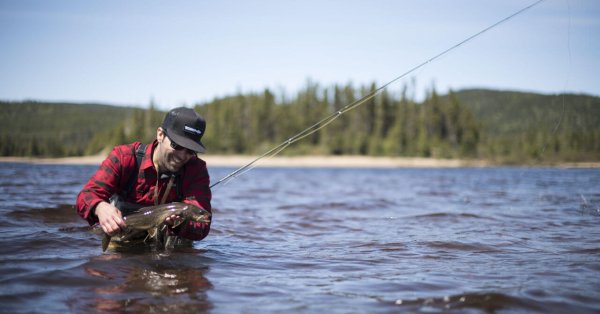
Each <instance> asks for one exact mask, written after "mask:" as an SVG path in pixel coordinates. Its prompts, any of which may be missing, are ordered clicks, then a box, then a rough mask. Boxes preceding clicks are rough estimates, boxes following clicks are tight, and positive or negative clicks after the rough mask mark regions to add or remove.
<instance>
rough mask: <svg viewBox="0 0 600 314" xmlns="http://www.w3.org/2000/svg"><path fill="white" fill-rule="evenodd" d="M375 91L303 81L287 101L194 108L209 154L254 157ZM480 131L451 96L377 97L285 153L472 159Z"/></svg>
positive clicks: (263, 98) (262, 98) (237, 99)
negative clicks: (203, 120) (304, 84)
mask: <svg viewBox="0 0 600 314" xmlns="http://www.w3.org/2000/svg"><path fill="white" fill-rule="evenodd" d="M376 88H377V87H376V86H375V85H374V84H372V85H371V86H368V87H359V88H355V87H353V86H352V85H345V86H333V87H331V88H321V87H319V85H318V84H314V83H309V84H308V85H307V87H306V88H304V89H303V90H302V91H300V92H299V93H298V94H297V95H296V96H295V97H294V98H293V99H291V100H279V101H276V98H277V97H276V96H275V95H274V94H273V93H272V92H270V91H269V90H265V91H264V92H262V93H255V94H247V95H237V96H231V97H225V98H221V99H217V100H215V101H213V102H211V103H207V104H203V105H198V106H196V108H195V109H196V110H197V111H198V112H200V114H202V115H203V116H204V117H205V118H206V119H207V121H208V124H207V130H206V135H205V137H204V142H205V144H206V146H207V147H208V148H209V150H210V152H215V153H232V154H248V153H250V154H259V153H263V152H265V151H266V150H267V149H268V148H271V147H273V146H275V145H277V144H279V143H282V142H284V141H286V140H287V139H289V138H290V137H292V136H294V135H295V134H297V133H298V132H300V131H301V130H303V129H305V128H307V127H309V126H311V125H314V124H315V123H317V122H318V121H321V120H322V119H323V118H325V117H327V116H329V115H332V114H335V113H336V112H338V111H339V110H341V109H342V108H343V107H344V106H346V105H348V104H352V103H354V102H355V101H357V100H359V99H361V98H363V96H364V95H367V94H370V93H373V92H375V90H376ZM479 133H480V126H479V125H478V124H477V122H476V119H475V118H474V116H473V115H472V114H471V112H470V111H469V110H468V109H467V108H466V107H464V106H462V105H461V104H460V103H459V101H458V99H457V98H456V97H454V96H453V95H452V94H451V95H450V98H448V99H445V98H441V97H439V96H438V95H437V93H436V92H435V91H434V90H433V91H431V93H429V95H428V97H427V99H426V100H425V101H424V102H423V103H416V102H415V101H414V100H411V99H409V98H408V97H407V88H404V90H403V91H402V92H401V94H400V95H399V97H394V96H393V95H392V94H390V93H388V92H386V91H383V92H382V93H380V94H379V95H378V96H376V97H374V98H371V99H369V100H367V101H366V102H365V103H364V104H362V105H360V106H358V107H356V108H355V109H353V110H350V111H347V112H346V113H344V114H343V115H342V116H341V117H339V118H338V119H337V120H335V121H333V122H332V123H330V124H329V125H327V126H326V127H324V128H322V129H320V130H318V131H317V132H315V133H313V134H312V135H310V136H308V137H307V138H304V139H303V140H302V141H299V142H298V143H295V144H294V145H292V146H290V147H289V148H287V149H286V150H285V151H284V152H283V153H285V154H324V155H349V154H350V155H374V156H426V157H442V158H451V157H476V156H477V147H478V144H479V140H480V134H479Z"/></svg>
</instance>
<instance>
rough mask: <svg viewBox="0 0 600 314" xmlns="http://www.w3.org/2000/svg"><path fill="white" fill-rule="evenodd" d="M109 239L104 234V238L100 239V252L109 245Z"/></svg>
mask: <svg viewBox="0 0 600 314" xmlns="http://www.w3.org/2000/svg"><path fill="white" fill-rule="evenodd" d="M110 238H111V236H109V235H108V234H106V233H105V234H104V237H102V252H105V251H106V249H107V248H108V244H109V243H110Z"/></svg>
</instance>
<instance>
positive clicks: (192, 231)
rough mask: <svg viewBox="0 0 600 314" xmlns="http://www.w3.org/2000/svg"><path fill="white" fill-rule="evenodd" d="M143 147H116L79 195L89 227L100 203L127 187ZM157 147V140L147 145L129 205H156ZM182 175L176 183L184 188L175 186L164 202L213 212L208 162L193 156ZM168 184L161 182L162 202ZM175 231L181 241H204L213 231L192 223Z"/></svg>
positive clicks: (79, 209)
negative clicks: (178, 203)
mask: <svg viewBox="0 0 600 314" xmlns="http://www.w3.org/2000/svg"><path fill="white" fill-rule="evenodd" d="M140 145H141V143H140V142H135V143H133V144H128V145H120V146H116V147H115V148H114V149H113V150H112V152H111V153H110V154H109V155H108V157H107V158H106V159H105V160H104V161H103V162H102V164H101V165H100V168H99V169H98V170H97V171H96V173H95V174H94V175H93V176H92V177H91V178H90V180H89V181H88V182H87V184H86V185H85V186H84V187H83V189H82V190H81V192H80V193H79V195H78V196H77V205H76V206H77V213H79V215H80V216H81V217H82V218H83V219H86V220H87V221H88V223H89V224H90V225H94V224H96V223H98V217H97V216H96V215H95V213H94V209H95V208H96V205H97V204H98V203H99V202H101V201H106V202H108V199H109V198H110V197H111V196H112V195H113V194H117V193H120V192H122V191H123V190H124V189H126V188H127V185H128V182H129V178H130V175H131V174H132V173H133V171H134V169H135V163H136V161H135V150H136V149H137V148H138V146H140ZM156 145H158V141H156V140H155V141H154V142H153V143H152V144H151V145H147V147H146V153H145V155H144V158H143V159H142V162H141V164H140V170H139V175H138V177H137V180H136V181H135V184H134V185H133V188H132V189H131V191H130V192H129V195H127V199H126V201H127V202H131V203H136V204H139V205H143V206H152V205H154V190H155V189H156V181H157V173H156V168H154V164H153V162H152V152H153V151H154V148H155V147H156ZM180 175H181V180H175V182H174V183H175V184H181V187H176V186H175V184H174V185H173V187H172V188H171V191H170V192H169V196H168V197H167V200H166V202H165V203H170V202H177V201H183V202H184V203H188V204H191V205H195V206H198V207H200V208H204V209H206V210H207V211H211V207H210V200H211V191H210V188H209V185H210V179H209V176H208V170H207V168H206V163H205V162H204V161H203V160H202V159H199V158H197V157H193V158H192V159H190V161H188V162H187V163H186V164H185V166H184V167H183V168H182V169H181V170H180ZM168 182H169V178H163V179H159V182H158V192H159V193H158V198H159V200H162V198H163V194H164V191H165V189H166V187H167V183H168ZM177 189H180V193H181V195H182V197H183V199H178V197H177ZM173 231H174V233H175V234H176V235H178V236H180V237H182V238H187V239H190V240H202V239H203V238H204V237H206V236H207V235H208V232H209V231H210V223H200V222H193V221H190V222H188V223H187V224H186V225H184V226H181V227H179V228H177V229H175V230H173Z"/></svg>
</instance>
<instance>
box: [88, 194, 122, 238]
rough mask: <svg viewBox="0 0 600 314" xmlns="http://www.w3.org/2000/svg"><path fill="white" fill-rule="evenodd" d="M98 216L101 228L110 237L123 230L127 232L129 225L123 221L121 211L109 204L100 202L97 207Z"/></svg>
mask: <svg viewBox="0 0 600 314" xmlns="http://www.w3.org/2000/svg"><path fill="white" fill-rule="evenodd" d="M95 212H96V216H98V221H99V222H100V227H102V230H103V231H104V232H105V233H106V234H108V235H109V236H113V235H115V234H116V233H118V232H119V231H121V230H125V228H127V225H126V224H125V221H124V220H123V216H122V215H121V211H120V210H119V209H117V208H116V207H114V206H113V205H111V204H109V203H107V202H100V203H98V205H96V210H95Z"/></svg>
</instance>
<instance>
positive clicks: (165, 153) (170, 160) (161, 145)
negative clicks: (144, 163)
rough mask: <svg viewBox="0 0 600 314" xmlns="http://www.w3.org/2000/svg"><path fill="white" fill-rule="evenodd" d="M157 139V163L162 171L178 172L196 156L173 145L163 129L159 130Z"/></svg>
mask: <svg viewBox="0 0 600 314" xmlns="http://www.w3.org/2000/svg"><path fill="white" fill-rule="evenodd" d="M156 138H157V140H158V146H157V147H156V153H158V155H157V160H156V161H157V164H158V166H159V168H160V169H159V170H161V171H164V170H166V171H169V172H177V171H179V169H181V167H183V165H185V164H186V163H187V162H188V161H189V160H190V159H191V158H192V157H193V156H194V155H195V153H194V152H192V151H190V150H188V149H185V148H183V147H181V146H179V145H177V144H176V143H173V142H172V141H171V139H170V138H169V137H168V136H167V135H166V134H165V133H164V131H163V130H162V128H158V131H157V134H156Z"/></svg>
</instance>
